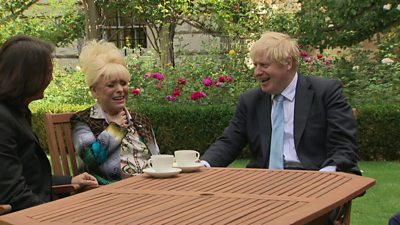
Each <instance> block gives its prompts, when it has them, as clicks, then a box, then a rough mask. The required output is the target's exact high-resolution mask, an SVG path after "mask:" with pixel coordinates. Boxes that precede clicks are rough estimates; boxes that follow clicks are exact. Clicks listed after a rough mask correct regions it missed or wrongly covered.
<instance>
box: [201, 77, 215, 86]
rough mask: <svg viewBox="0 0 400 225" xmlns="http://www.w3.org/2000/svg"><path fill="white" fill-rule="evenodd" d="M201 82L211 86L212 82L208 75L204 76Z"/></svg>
mask: <svg viewBox="0 0 400 225" xmlns="http://www.w3.org/2000/svg"><path fill="white" fill-rule="evenodd" d="M203 84H204V85H205V86H207V87H208V86H211V85H212V84H213V81H212V80H211V78H210V77H206V78H204V79H203Z"/></svg>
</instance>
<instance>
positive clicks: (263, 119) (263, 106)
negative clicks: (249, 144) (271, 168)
mask: <svg viewBox="0 0 400 225" xmlns="http://www.w3.org/2000/svg"><path fill="white" fill-rule="evenodd" d="M256 104H257V121H259V126H258V127H259V129H260V143H261V146H260V149H261V150H262V155H263V159H264V165H266V162H267V160H269V149H270V144H271V140H270V139H271V138H270V133H271V129H272V128H271V95H269V94H267V93H264V92H262V91H261V89H260V93H259V98H258V101H257V102H256ZM265 125H266V126H265Z"/></svg>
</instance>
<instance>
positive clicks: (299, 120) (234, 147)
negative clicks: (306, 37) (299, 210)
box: [202, 32, 361, 174]
mask: <svg viewBox="0 0 400 225" xmlns="http://www.w3.org/2000/svg"><path fill="white" fill-rule="evenodd" d="M299 55H300V54H299V48H298V45H297V41H296V40H294V39H292V38H291V37H290V36H288V35H286V34H282V33H276V32H267V33H264V34H263V35H262V37H261V38H260V39H259V40H258V41H257V42H255V43H254V45H253V46H252V48H251V50H250V57H251V59H252V61H253V64H254V67H255V68H254V70H255V72H254V76H255V78H256V79H257V81H259V83H260V88H256V89H253V90H250V91H247V92H245V93H244V94H242V96H241V97H240V100H239V103H238V105H237V109H236V113H235V115H234V117H233V119H232V120H231V122H230V124H229V126H228V127H227V128H226V129H225V131H224V132H223V134H222V136H221V137H219V138H218V140H217V141H216V142H215V143H214V144H212V145H211V146H210V147H209V149H208V150H207V151H206V152H205V153H204V155H203V156H202V162H203V163H204V164H205V165H206V166H216V167H225V166H227V165H229V164H230V163H231V162H232V161H234V160H235V159H236V157H237V156H238V155H239V154H240V152H241V151H242V149H243V148H244V147H245V146H246V145H247V144H249V146H250V150H251V155H252V157H251V160H250V162H249V164H248V165H247V167H251V168H270V169H276V168H282V169H305V170H320V171H344V172H352V173H355V174H361V173H360V170H359V169H358V167H357V160H358V155H357V145H356V138H355V136H356V122H355V118H354V116H353V114H352V108H351V106H350V105H349V104H348V102H347V100H346V98H345V97H344V96H343V93H342V87H341V84H340V83H339V81H336V80H329V79H324V78H318V77H309V76H303V75H301V74H299V73H298V72H297V69H298V58H299ZM279 95H282V96H283V106H282V107H283V109H282V111H283V112H282V111H278V113H279V114H281V115H283V118H282V120H283V121H284V122H282V123H283V125H282V127H283V128H282V130H283V131H282V132H283V134H281V135H282V138H281V139H280V141H278V142H280V144H281V147H279V148H281V149H279V150H278V155H280V156H281V157H280V158H278V161H279V160H281V161H282V162H278V165H279V164H282V166H281V167H279V166H278V167H274V166H271V162H272V164H275V163H276V160H275V159H274V158H273V157H270V155H271V154H270V153H271V152H272V151H275V152H276V149H277V147H272V148H271V142H275V141H274V140H272V139H273V138H271V136H273V135H276V134H273V133H274V129H273V123H274V122H273V119H272V118H273V117H272V116H273V115H272V116H271V114H273V113H272V112H275V111H274V110H273V108H274V105H275V104H277V103H276V100H275V97H276V96H279ZM278 113H276V114H278ZM282 142H283V143H282ZM274 154H275V153H274ZM274 160H275V161H274Z"/></svg>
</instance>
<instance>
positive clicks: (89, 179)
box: [71, 172, 99, 188]
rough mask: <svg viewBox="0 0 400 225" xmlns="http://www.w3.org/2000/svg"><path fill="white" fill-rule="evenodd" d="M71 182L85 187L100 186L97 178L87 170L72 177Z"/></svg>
mask: <svg viewBox="0 0 400 225" xmlns="http://www.w3.org/2000/svg"><path fill="white" fill-rule="evenodd" d="M71 184H78V185H79V187H80V188H81V187H84V186H98V185H99V183H98V182H97V180H96V178H95V177H94V176H92V175H90V174H88V173H86V172H85V173H82V174H79V175H77V176H75V177H72V180H71Z"/></svg>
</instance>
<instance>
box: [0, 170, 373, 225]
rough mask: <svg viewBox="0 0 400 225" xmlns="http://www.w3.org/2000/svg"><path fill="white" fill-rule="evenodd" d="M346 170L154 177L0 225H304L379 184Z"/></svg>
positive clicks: (81, 196) (59, 203)
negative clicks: (340, 171) (334, 171)
mask: <svg viewBox="0 0 400 225" xmlns="http://www.w3.org/2000/svg"><path fill="white" fill-rule="evenodd" d="M374 183H375V180H374V179H371V178H368V177H361V176H356V175H351V174H346V173H339V172H336V173H327V172H316V171H299V170H297V171H295V170H280V171H279V170H275V171H273V170H266V169H232V168H201V170H200V171H197V172H193V173H181V174H179V175H177V176H175V177H172V178H166V179H155V178H151V177H149V176H148V175H145V174H144V175H141V176H137V177H133V178H129V179H126V180H123V181H120V182H117V183H114V184H111V185H106V186H104V187H101V188H97V189H94V190H91V191H87V192H84V193H80V194H77V195H74V196H71V197H68V198H64V199H60V200H57V201H53V202H50V203H47V204H43V205H40V206H36V207H33V208H30V209H26V210H22V211H19V212H15V213H11V214H7V215H5V216H2V217H0V224H8V223H10V224H48V225H50V224H227V223H229V224H231V223H232V224H276V225H286V224H305V223H309V222H313V223H317V222H318V221H321V219H323V218H324V215H325V214H327V213H329V212H330V211H331V210H333V209H335V208H337V207H339V206H341V205H343V204H345V203H350V202H351V200H352V199H353V198H355V197H357V196H359V195H360V194H362V193H363V192H364V191H365V190H367V189H368V188H369V187H371V186H372V185H374Z"/></svg>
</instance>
